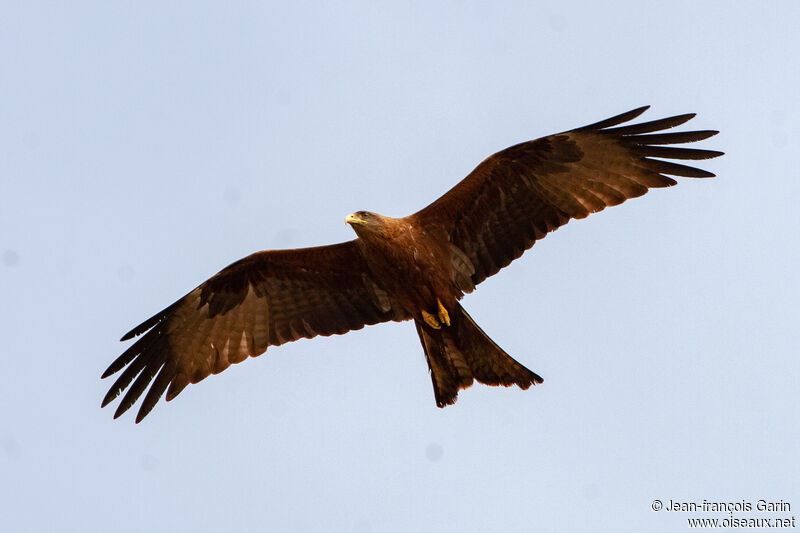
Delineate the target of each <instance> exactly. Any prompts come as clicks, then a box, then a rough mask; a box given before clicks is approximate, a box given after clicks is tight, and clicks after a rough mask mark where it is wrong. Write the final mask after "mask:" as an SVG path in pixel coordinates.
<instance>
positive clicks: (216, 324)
mask: <svg viewBox="0 0 800 533" xmlns="http://www.w3.org/2000/svg"><path fill="white" fill-rule="evenodd" d="M646 109H647V107H642V108H639V109H635V110H633V111H629V112H628V113H623V114H622V115H618V116H616V117H613V118H610V119H607V120H604V121H601V122H597V123H595V124H591V125H589V126H585V127H583V128H578V129H575V130H571V131H567V132H564V133H559V134H556V135H550V136H548V137H543V138H541V139H537V140H534V141H529V142H525V143H522V144H518V145H515V146H512V147H510V148H506V149H505V150H502V151H500V152H498V153H496V154H494V155H492V156H490V157H489V158H487V159H486V160H485V161H483V162H482V163H481V164H480V165H478V167H477V168H475V170H473V171H472V172H471V173H470V174H469V176H467V177H466V178H465V179H464V180H462V181H461V182H460V183H459V184H458V185H456V186H455V187H454V188H453V189H451V190H450V191H448V192H447V193H446V194H445V195H444V196H442V197H441V198H439V199H438V200H436V201H435V202H433V203H432V204H430V205H429V206H428V207H426V208H424V209H422V210H421V211H419V212H417V213H415V214H413V215H410V216H408V217H405V218H399V219H397V218H390V217H385V216H381V215H377V214H375V213H370V212H367V211H359V212H358V213H354V214H352V215H349V216H348V217H347V219H346V221H347V222H348V223H349V224H350V225H351V226H352V227H353V229H354V230H355V232H356V234H357V236H358V238H356V239H355V240H352V241H349V242H344V243H340V244H334V245H330V246H320V247H316V248H303V249H296V250H269V251H264V252H257V253H255V254H253V255H250V256H248V257H245V258H244V259H241V260H239V261H237V262H235V263H233V264H232V265H230V266H228V267H227V268H225V269H223V270H222V271H220V272H219V273H218V274H216V275H215V276H213V277H212V278H211V279H209V280H208V281H206V282H205V283H203V284H201V285H200V286H199V287H197V288H196V289H194V290H193V291H192V292H190V293H189V294H187V295H186V296H184V297H183V298H181V299H180V300H178V301H177V302H175V303H174V304H172V305H171V306H169V307H167V308H166V309H164V310H163V311H161V312H160V313H158V314H156V315H155V316H153V317H152V318H150V319H149V320H147V321H145V322H143V323H142V324H140V325H139V326H137V327H136V328H134V329H133V330H131V331H130V332H129V333H127V334H126V335H125V336H124V337H122V340H123V341H126V340H129V339H132V338H133V337H135V336H138V335H142V337H141V338H140V339H138V340H137V341H136V342H135V343H134V344H133V345H131V346H130V347H128V349H127V350H126V351H125V352H124V353H123V354H122V355H121V356H119V357H118V358H117V359H116V360H115V361H114V362H113V363H112V364H111V366H109V367H108V369H107V370H106V371H105V372H104V373H103V376H102V377H103V378H106V377H108V376H110V375H112V374H115V373H116V372H119V371H120V370H122V373H121V374H120V376H119V377H118V378H117V380H116V381H115V382H114V384H113V385H112V386H111V389H110V390H109V391H108V394H106V396H105V398H104V399H103V403H102V405H103V406H105V405H107V404H108V403H109V402H111V401H112V400H113V399H114V398H116V397H117V396H118V395H119V394H120V393H121V392H122V391H123V390H124V389H126V388H128V387H129V388H128V390H127V392H126V393H125V396H124V397H123V399H122V402H121V403H120V404H119V406H118V408H117V411H116V413H115V415H114V417H115V418H116V417H118V416H120V415H121V414H122V413H124V412H125V411H127V410H128V409H129V408H130V407H131V406H132V405H133V404H134V403H135V402H136V400H137V399H138V398H139V397H140V396H141V395H142V393H144V392H145V389H147V387H148V385H149V386H150V388H149V390H148V391H147V393H146V394H145V397H144V401H143V402H142V405H141V407H140V408H139V413H138V414H137V416H136V422H139V421H140V420H141V419H142V418H144V417H145V416H146V415H147V413H149V412H150V410H151V409H152V408H153V407H154V406H155V404H156V403H157V402H158V400H159V398H160V397H161V396H162V395H163V394H164V392H165V391H166V393H167V401H169V400H171V399H173V398H174V397H175V396H177V395H178V394H179V393H180V392H181V391H182V390H183V389H184V387H186V385H188V384H189V383H197V382H198V381H201V380H202V379H204V378H205V377H207V376H208V375H210V374H217V373H219V372H222V371H223V370H225V369H226V368H227V367H228V366H230V365H231V364H233V363H239V362H241V361H243V360H245V359H247V358H248V357H254V356H257V355H260V354H261V353H263V352H264V351H265V350H266V349H267V347H268V346H277V345H280V344H283V343H286V342H291V341H294V340H297V339H299V338H301V337H306V338H311V337H314V336H316V335H332V334H334V333H337V334H341V333H346V332H347V331H350V330H355V329H360V328H362V327H364V326H365V325H368V324H377V323H379V322H388V321H403V320H408V319H413V320H414V321H415V325H416V328H417V333H418V334H419V337H420V342H421V343H422V347H423V350H424V352H425V357H426V359H427V361H428V367H429V369H430V373H431V379H432V381H433V389H434V396H435V399H436V405H438V406H439V407H444V406H445V405H449V404H452V403H454V402H455V401H456V397H457V395H458V391H459V390H461V389H464V388H467V387H469V386H470V385H472V383H473V380H477V381H478V382H480V383H484V384H487V385H504V386H510V385H518V386H519V387H521V388H523V389H527V388H528V387H530V386H531V385H533V384H534V383H541V382H542V378H541V377H539V376H538V375H537V374H535V373H533V372H531V371H530V370H528V369H527V368H525V367H524V366H522V365H521V364H520V363H518V362H517V361H515V360H514V359H512V358H511V357H510V356H509V355H508V354H506V353H505V352H504V351H503V350H502V349H501V348H500V347H499V346H497V345H496V344H495V343H494V342H492V340H491V339H490V338H489V337H488V336H487V335H486V334H485V333H484V332H483V331H482V330H481V329H480V328H479V327H478V326H477V325H476V324H475V322H474V321H473V320H472V318H470V316H469V315H468V314H467V313H466V311H464V309H463V308H462V307H461V305H460V304H459V300H460V299H461V298H462V297H463V295H464V294H466V293H469V292H472V291H473V290H474V289H475V286H476V285H477V284H479V283H480V282H481V281H483V280H484V279H486V278H487V277H488V276H491V275H492V274H495V273H496V272H497V271H499V270H500V269H501V268H503V267H504V266H506V265H508V264H509V263H510V262H511V261H513V260H514V259H516V258H517V257H519V256H520V255H522V253H523V252H524V251H525V250H527V249H528V248H530V247H531V246H533V244H534V243H535V242H536V241H537V240H538V239H541V238H543V237H544V236H545V235H547V233H548V232H550V231H553V230H555V229H556V228H558V227H559V226H562V225H564V224H566V223H567V222H568V221H569V220H570V219H572V218H584V217H586V216H588V215H589V214H591V213H596V212H598V211H601V210H603V209H604V208H605V207H607V206H611V205H617V204H620V203H622V202H624V201H625V200H626V199H628V198H634V197H636V196H641V195H643V194H644V193H646V192H647V190H648V189H649V188H651V187H667V186H670V185H674V184H675V183H676V182H675V180H673V179H672V178H670V177H668V176H667V175H672V176H686V177H698V178H702V177H712V176H713V174H711V173H709V172H706V171H704V170H699V169H696V168H693V167H689V166H685V165H681V164H677V163H671V162H667V161H663V160H661V159H653V158H668V159H690V160H692V159H708V158H712V157H717V156H719V155H722V152H717V151H711V150H699V149H693V148H677V147H672V146H664V145H674V144H682V143H690V142H695V141H700V140H703V139H706V138H708V137H711V136H712V135H715V134H716V133H717V132H716V131H710V130H706V131H692V132H677V133H654V132H660V131H662V130H665V129H669V128H672V127H675V126H678V125H680V124H683V123H684V122H686V121H688V120H690V119H691V118H692V117H694V115H693V114H687V115H680V116H675V117H670V118H665V119H661V120H655V121H652V122H644V123H640V124H635V125H629V126H619V125H620V124H622V123H623V122H627V121H629V120H632V119H634V118H636V117H637V116H639V115H640V114H642V113H643V112H644V111H645V110H646ZM123 369H124V370H123Z"/></svg>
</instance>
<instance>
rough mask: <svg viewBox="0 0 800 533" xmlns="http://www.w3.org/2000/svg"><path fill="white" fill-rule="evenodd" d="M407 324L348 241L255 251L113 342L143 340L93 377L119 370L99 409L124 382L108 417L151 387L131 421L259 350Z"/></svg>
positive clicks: (126, 408) (139, 418)
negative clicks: (164, 397) (383, 325)
mask: <svg viewBox="0 0 800 533" xmlns="http://www.w3.org/2000/svg"><path fill="white" fill-rule="evenodd" d="M407 318H409V317H408V315H407V314H406V312H405V311H404V310H403V309H402V308H401V307H400V306H399V305H398V304H397V302H395V301H394V300H393V299H392V298H391V297H389V295H388V294H386V292H384V291H383V290H381V289H380V288H379V287H378V286H377V285H376V284H375V283H374V282H373V281H372V279H371V278H370V276H369V274H368V273H367V269H366V267H365V264H364V260H363V258H362V256H361V253H360V251H359V249H358V246H357V245H356V243H355V241H349V242H344V243H340V244H335V245H331V246H320V247H316V248H302V249H296V250H271V251H264V252H257V253H255V254H252V255H250V256H248V257H245V258H244V259H241V260H239V261H237V262H235V263H233V264H232V265H230V266H228V267H227V268H225V269H223V270H222V271H220V272H219V273H218V274H216V275H215V276H213V277H212V278H211V279H209V280H208V281H206V282H205V283H203V284H202V285H200V286H199V287H197V288H196V289H194V290H193V291H192V292H190V293H189V294H187V295H186V296H184V297H183V298H181V299H180V300H178V301H177V302H175V303H174V304H172V305H171V306H169V307H167V308H166V309H164V310H163V311H161V312H160V313H158V314H157V315H155V316H153V317H152V318H150V319H149V320H147V321H145V322H143V323H142V324H140V325H139V326H137V327H136V328H134V329H133V330H131V331H130V332H129V333H127V334H126V335H125V336H124V337H122V340H123V341H125V340H129V339H132V338H133V337H135V336H137V335H142V334H144V335H143V336H142V337H141V338H140V339H138V340H137V341H136V342H135V343H134V344H133V345H131V346H130V347H129V348H128V349H127V350H126V351H125V352H124V353H123V354H122V355H121V356H119V357H118V358H117V360H116V361H114V362H113V363H112V364H111V366H109V367H108V369H107V370H106V371H105V372H104V373H103V376H102V377H103V378H106V377H108V376H110V375H112V374H115V373H116V372H118V371H120V370H122V369H123V368H124V369H125V370H124V371H123V372H122V374H121V375H120V376H119V377H118V378H117V380H116V381H115V382H114V384H113V385H112V387H111V389H110V390H109V391H108V394H106V396H105V398H104V399H103V404H102V405H103V407H105V406H106V405H107V404H108V403H109V402H111V401H112V400H113V399H114V398H116V397H117V396H118V395H119V394H120V393H121V392H122V391H123V390H124V389H125V388H126V387H128V386H129V385H130V388H129V389H128V391H127V392H126V394H125V396H124V397H123V399H122V402H121V403H120V404H119V407H118V408H117V411H116V413H115V414H114V418H116V417H118V416H120V415H121V414H122V413H124V412H125V411H127V410H128V409H129V408H130V407H131V406H132V405H133V404H134V403H135V402H136V400H137V399H138V398H139V396H141V395H142V393H143V392H144V391H145V389H147V386H148V385H149V384H150V383H151V381H152V385H151V386H150V389H149V390H148V391H147V394H146V395H145V398H144V401H143V402H142V405H141V407H140V409H139V413H138V414H137V416H136V422H137V423H138V422H139V421H141V420H142V418H144V417H145V416H146V415H147V413H149V412H150V410H151V409H152V408H153V407H154V406H155V404H156V403H157V402H158V400H159V398H160V397H161V395H162V394H163V393H164V391H166V392H167V401H169V400H171V399H172V398H174V397H175V396H177V395H178V394H179V393H180V392H181V391H182V390H183V389H184V387H186V385H188V384H189V383H197V382H198V381H200V380H202V379H204V378H205V377H207V376H208V375H210V374H218V373H219V372H222V371H223V370H225V369H226V368H227V367H229V366H230V365H231V364H234V363H239V362H241V361H244V360H245V359H247V357H253V356H257V355H260V354H262V353H263V352H264V351H265V350H266V349H267V346H277V345H279V344H283V343H286V342H291V341H294V340H297V339H299V338H301V337H306V338H310V337H314V336H316V335H332V334H335V333H337V334H341V333H346V332H347V331H350V330H355V329H361V328H362V327H364V326H365V325H368V324H377V323H379V322H386V321H390V320H398V321H399V320H406V319H407ZM126 367H127V368H126Z"/></svg>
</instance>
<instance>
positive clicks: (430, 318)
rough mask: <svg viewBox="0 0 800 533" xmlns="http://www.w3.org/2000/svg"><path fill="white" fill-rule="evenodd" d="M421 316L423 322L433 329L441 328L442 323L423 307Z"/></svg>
mask: <svg viewBox="0 0 800 533" xmlns="http://www.w3.org/2000/svg"><path fill="white" fill-rule="evenodd" d="M422 318H423V319H425V323H426V324H428V325H429V326H430V327H432V328H433V329H442V325H441V324H440V323H439V321H438V320H436V317H435V316H433V315H432V314H430V313H429V312H427V311H426V310H424V309H423V310H422Z"/></svg>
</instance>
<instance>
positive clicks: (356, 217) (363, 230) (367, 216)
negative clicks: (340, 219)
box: [344, 211, 387, 236]
mask: <svg viewBox="0 0 800 533" xmlns="http://www.w3.org/2000/svg"><path fill="white" fill-rule="evenodd" d="M344 221H345V223H346V224H350V226H351V227H352V228H353V231H355V232H356V235H359V236H361V235H364V234H371V233H376V232H379V231H381V230H382V229H383V228H384V227H385V226H386V222H387V217H384V216H382V215H379V214H378V213H372V212H370V211H356V212H355V213H350V214H349V215H347V216H346V217H344Z"/></svg>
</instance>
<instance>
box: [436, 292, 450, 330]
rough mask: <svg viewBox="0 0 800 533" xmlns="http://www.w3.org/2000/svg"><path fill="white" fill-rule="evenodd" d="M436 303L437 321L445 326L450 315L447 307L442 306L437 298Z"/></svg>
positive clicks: (448, 322)
mask: <svg viewBox="0 0 800 533" xmlns="http://www.w3.org/2000/svg"><path fill="white" fill-rule="evenodd" d="M436 303H437V304H439V321H440V322H441V323H442V324H444V325H445V326H449V325H450V315H449V314H448V313H447V309H445V308H444V306H443V305H442V301H441V300H440V299H439V298H436Z"/></svg>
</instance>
